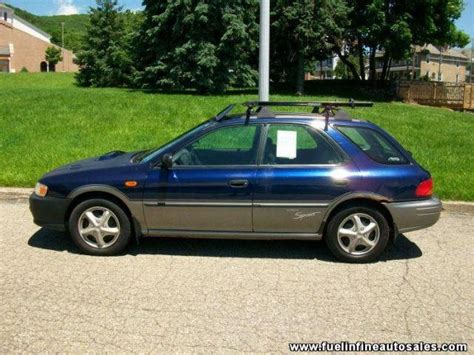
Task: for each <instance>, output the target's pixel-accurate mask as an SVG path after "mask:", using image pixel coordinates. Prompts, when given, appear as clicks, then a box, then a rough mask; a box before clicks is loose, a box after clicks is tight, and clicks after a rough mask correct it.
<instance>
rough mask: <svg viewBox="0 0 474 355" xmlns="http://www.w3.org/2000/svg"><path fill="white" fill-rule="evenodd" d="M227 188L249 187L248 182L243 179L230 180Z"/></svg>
mask: <svg viewBox="0 0 474 355" xmlns="http://www.w3.org/2000/svg"><path fill="white" fill-rule="evenodd" d="M229 186H230V187H233V188H235V189H243V188H244V187H247V186H249V181H248V180H245V179H236V180H230V181H229Z"/></svg>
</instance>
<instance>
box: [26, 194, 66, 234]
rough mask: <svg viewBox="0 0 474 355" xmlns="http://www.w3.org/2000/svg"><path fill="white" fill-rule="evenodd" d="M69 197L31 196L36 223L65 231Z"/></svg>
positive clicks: (32, 212) (32, 211)
mask: <svg viewBox="0 0 474 355" xmlns="http://www.w3.org/2000/svg"><path fill="white" fill-rule="evenodd" d="M69 202H70V201H69V199H65V198H56V197H48V196H46V197H39V196H37V195H35V194H34V193H33V194H32V195H31V196H30V211H31V214H32V215H33V221H34V222H35V224H37V225H38V226H41V227H46V228H50V229H54V230H59V231H64V230H66V227H65V217H66V211H67V208H68V206H69Z"/></svg>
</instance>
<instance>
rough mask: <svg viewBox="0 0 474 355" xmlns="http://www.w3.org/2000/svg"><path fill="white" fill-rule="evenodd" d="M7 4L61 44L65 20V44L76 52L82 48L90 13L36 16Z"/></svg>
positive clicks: (56, 42)
mask: <svg viewBox="0 0 474 355" xmlns="http://www.w3.org/2000/svg"><path fill="white" fill-rule="evenodd" d="M6 5H7V6H9V7H11V8H12V9H14V10H15V13H16V14H17V15H18V16H20V17H21V18H23V19H24V20H26V21H28V22H30V23H31V24H33V25H34V26H36V27H38V28H40V29H41V30H43V31H45V32H47V33H49V34H50V35H51V36H52V38H51V41H52V42H53V43H54V44H57V45H61V22H64V46H65V47H66V48H67V49H72V50H73V51H76V52H77V50H78V49H80V48H81V44H82V37H83V36H84V35H85V33H86V25H87V23H88V21H89V15H87V14H81V15H67V16H36V15H33V14H31V13H29V12H28V11H25V10H22V9H19V8H17V7H14V6H11V5H9V4H6Z"/></svg>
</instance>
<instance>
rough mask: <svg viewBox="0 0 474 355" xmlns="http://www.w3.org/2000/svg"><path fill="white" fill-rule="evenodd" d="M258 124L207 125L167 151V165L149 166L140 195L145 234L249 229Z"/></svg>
mask: <svg viewBox="0 0 474 355" xmlns="http://www.w3.org/2000/svg"><path fill="white" fill-rule="evenodd" d="M260 127H261V126H260V125H258V124H248V125H245V124H239V125H232V126H221V127H219V128H217V129H213V130H211V131H208V132H206V133H204V134H203V135H202V136H201V137H199V138H198V139H196V140H194V141H193V142H191V143H189V144H187V145H186V146H184V147H181V148H178V149H177V150H176V151H175V152H171V153H173V167H172V168H169V169H166V168H164V167H161V168H156V169H153V170H152V171H151V172H150V174H149V177H148V180H147V184H146V186H145V197H144V211H145V218H146V222H147V226H148V228H149V230H150V232H151V233H154V232H155V233H156V234H159V233H160V231H181V230H182V231H209V232H232V231H236V232H251V231H252V197H253V192H254V188H255V179H256V158H257V150H258V142H259V138H260V131H261V128H260Z"/></svg>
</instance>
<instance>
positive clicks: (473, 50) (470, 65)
mask: <svg viewBox="0 0 474 355" xmlns="http://www.w3.org/2000/svg"><path fill="white" fill-rule="evenodd" d="M472 52H474V37H472V38H471V62H470V63H469V84H472V69H473V68H472V66H473V63H472ZM471 90H472V88H471Z"/></svg>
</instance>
